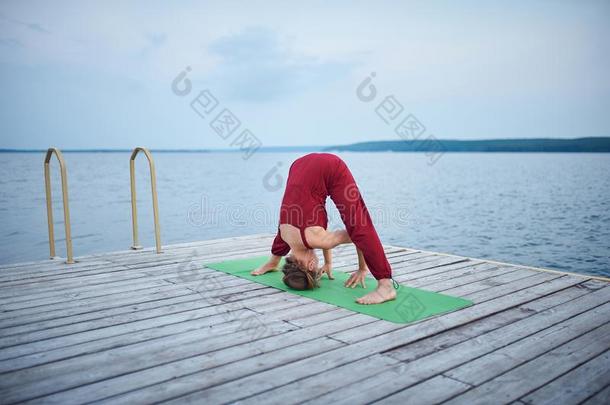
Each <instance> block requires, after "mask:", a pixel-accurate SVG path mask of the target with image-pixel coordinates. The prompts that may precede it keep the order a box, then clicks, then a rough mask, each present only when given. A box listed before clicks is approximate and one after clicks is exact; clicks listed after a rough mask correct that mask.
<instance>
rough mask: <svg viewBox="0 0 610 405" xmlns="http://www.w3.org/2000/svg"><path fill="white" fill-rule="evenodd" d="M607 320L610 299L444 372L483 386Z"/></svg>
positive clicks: (609, 317) (609, 320) (609, 318)
mask: <svg viewBox="0 0 610 405" xmlns="http://www.w3.org/2000/svg"><path fill="white" fill-rule="evenodd" d="M607 322H610V302H609V303H606V304H604V305H602V306H599V307H597V308H594V309H591V310H589V311H587V312H584V313H581V314H579V315H576V316H574V317H572V318H570V319H567V320H565V321H563V322H561V323H559V324H556V325H553V326H551V327H549V328H546V329H544V330H541V331H540V332H537V333H534V334H532V335H530V336H528V337H527V338H525V339H522V340H520V341H518V342H515V343H512V344H509V345H507V346H505V347H502V348H500V349H498V350H495V351H493V352H491V353H488V354H486V355H484V356H482V357H479V358H478V359H476V360H473V361H471V362H468V363H466V364H464V365H462V366H460V367H457V368H454V369H452V370H450V371H447V372H445V375H446V376H448V377H451V378H454V379H456V380H460V381H463V382H465V383H468V384H470V385H480V384H482V383H483V382H485V381H487V380H489V379H491V378H493V377H495V376H497V375H500V374H502V373H504V372H506V371H509V370H510V369H512V368H515V367H517V366H519V365H521V364H523V363H525V362H528V361H530V360H531V359H533V358H536V357H538V356H540V355H542V354H544V353H545V352H546V351H548V350H550V349H553V348H554V347H557V346H560V345H562V344H564V343H566V342H569V341H570V340H572V339H576V338H577V337H578V336H580V335H582V334H584V333H586V332H588V331H590V330H592V329H595V328H597V327H599V326H600V325H603V324H605V323H607ZM532 326H533V327H538V326H539V325H538V324H536V325H532ZM534 330H535V329H534ZM515 399H517V398H515Z"/></svg>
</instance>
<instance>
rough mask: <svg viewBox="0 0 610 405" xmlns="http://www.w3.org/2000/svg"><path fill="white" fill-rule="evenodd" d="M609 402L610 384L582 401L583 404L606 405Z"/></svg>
mask: <svg viewBox="0 0 610 405" xmlns="http://www.w3.org/2000/svg"><path fill="white" fill-rule="evenodd" d="M609 403H610V385H609V386H607V387H606V388H604V389H603V390H601V391H600V392H598V393H597V394H595V395H593V396H592V397H590V398H587V400H586V401H584V402H583V403H582V404H583V405H608V404H609Z"/></svg>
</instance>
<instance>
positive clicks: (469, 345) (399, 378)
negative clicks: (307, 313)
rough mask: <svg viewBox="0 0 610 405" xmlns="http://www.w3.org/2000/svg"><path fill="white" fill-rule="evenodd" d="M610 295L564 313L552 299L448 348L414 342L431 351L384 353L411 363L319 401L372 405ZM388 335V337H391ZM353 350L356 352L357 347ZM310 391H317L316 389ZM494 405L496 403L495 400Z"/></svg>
mask: <svg viewBox="0 0 610 405" xmlns="http://www.w3.org/2000/svg"><path fill="white" fill-rule="evenodd" d="M609 295H610V287H609V288H607V289H606V290H605V291H602V290H599V291H597V292H591V293H588V294H586V295H583V296H581V297H578V298H576V299H574V300H569V301H567V302H566V304H561V303H559V305H560V306H561V307H565V312H564V311H559V310H558V309H557V307H556V306H555V305H552V300H553V298H551V297H549V301H548V303H547V305H550V306H549V307H548V308H547V309H546V310H543V311H541V312H539V313H536V314H534V315H532V316H529V317H526V318H524V319H522V320H518V321H516V322H513V323H509V324H507V325H505V326H502V327H500V328H496V329H493V330H491V331H489V332H486V333H482V334H479V335H476V334H475V335H474V336H472V337H467V338H466V339H461V340H460V339H456V341H457V342H456V343H451V342H450V343H449V346H447V347H443V346H442V338H440V337H438V336H439V335H435V336H433V337H432V338H428V339H423V340H420V341H419V342H421V343H418V340H413V342H415V344H416V345H418V344H421V345H425V343H426V342H427V341H430V342H431V346H432V347H431V349H430V350H429V351H428V352H425V351H424V350H421V349H420V351H424V353H423V355H422V356H417V355H415V357H416V358H414V359H411V358H410V357H411V356H410V355H408V354H405V353H404V352H402V351H401V349H398V350H393V351H390V352H388V351H385V352H384V353H385V354H392V353H394V354H395V355H394V356H393V357H395V358H396V359H397V360H403V359H404V360H405V361H408V362H407V363H405V364H404V365H401V366H399V367H395V368H393V369H390V370H387V371H385V372H382V373H380V374H378V375H377V376H376V378H374V379H368V380H363V381H356V382H354V383H353V385H348V386H345V387H343V386H338V387H337V390H335V392H334V393H332V394H331V395H328V396H324V397H320V398H318V399H319V400H321V401H323V402H324V403H333V404H353V403H370V402H373V401H376V400H378V399H380V398H384V397H386V396H388V395H390V394H392V393H393V392H398V391H401V390H404V389H406V388H408V387H410V386H412V385H415V384H417V383H419V382H421V381H423V380H426V379H429V378H432V377H434V376H437V375H440V374H441V373H443V372H446V371H448V370H450V369H452V368H454V367H457V366H460V365H461V364H464V363H467V362H468V361H471V360H473V359H476V358H478V357H480V356H482V355H485V354H487V353H490V352H492V351H493V350H496V349H498V348H501V347H503V346H506V345H507V344H510V343H512V342H515V341H518V340H520V339H522V338H524V337H526V336H529V335H531V334H533V333H535V332H536V331H538V330H542V329H545V328H547V327H549V326H552V325H555V324H558V323H560V322H563V321H565V320H566V319H570V318H571V317H573V316H574V315H576V314H580V313H583V312H585V311H587V310H589V309H591V308H596V307H598V306H599V305H600V304H601V303H603V302H606V301H607V299H608V297H609ZM557 297H558V296H557V295H555V298H557ZM481 305H483V304H481ZM470 324H472V322H470V323H467V324H466V325H465V328H468V327H469V326H468V325H470ZM475 328H476V326H475ZM454 330H455V329H454ZM407 331H408V329H406V330H405V332H407ZM449 332H451V331H449ZM445 333H447V332H445ZM457 333H458V334H459V331H457ZM386 336H387V337H388V338H389V335H386ZM431 339H433V340H435V339H440V340H441V342H439V343H441V345H440V346H438V347H434V346H435V344H434V342H433V340H431ZM412 344H413V343H412ZM350 347H352V348H354V349H355V346H354V345H352V346H350ZM409 347H411V345H409V346H406V347H405V349H406V350H408V348H409ZM311 388H312V390H314V391H315V387H311ZM492 403H495V402H493V401H492Z"/></svg>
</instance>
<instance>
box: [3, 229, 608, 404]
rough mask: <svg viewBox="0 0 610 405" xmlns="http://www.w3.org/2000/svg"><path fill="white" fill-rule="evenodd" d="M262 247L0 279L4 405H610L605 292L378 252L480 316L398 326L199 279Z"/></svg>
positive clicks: (19, 271) (533, 272)
mask: <svg viewBox="0 0 610 405" xmlns="http://www.w3.org/2000/svg"><path fill="white" fill-rule="evenodd" d="M271 240H272V235H253V236H247V237H237V238H229V239H219V240H210V241H203V242H196V243H187V244H179V245H173V246H165V247H164V253H162V254H156V253H155V252H154V251H152V250H142V251H124V252H116V253H108V254H100V255H91V256H86V257H79V258H76V260H77V263H76V264H73V265H66V264H64V263H62V262H61V261H59V260H55V261H44V262H32V263H22V264H17V265H9V266H3V267H1V268H0V291H1V295H0V305H1V311H2V316H1V319H0V368H1V370H0V373H1V374H0V402H1V403H2V404H11V403H17V402H26V401H31V402H40V403H56V404H62V405H63V404H71V403H85V402H93V401H99V402H102V403H111V404H122V403H124V404H133V403H153V402H165V401H168V402H174V403H197V404H216V403H233V402H240V403H252V404H263V403H265V404H266V403H278V404H280V403H281V404H285V403H302V402H306V403H316V404H325V403H333V404H358V403H371V402H376V401H381V402H382V403H400V404H420V403H421V404H432V403H441V402H444V403H450V404H502V403H517V404H530V403H532V404H545V403H549V404H577V403H587V404H608V403H610V350H609V349H610V286H609V282H608V281H607V280H603V279H595V278H594V277H587V276H579V275H570V274H565V273H560V272H549V271H539V270H537V269H533V268H529V267H523V266H517V265H509V264H503V263H496V262H490V261H485V260H478V259H472V258H466V257H459V256H452V255H445V254H439V253H434V252H426V251H419V250H414V249H407V248H401V247H393V246H387V247H386V251H387V254H388V258H389V259H390V262H391V263H392V265H393V269H394V274H395V276H396V279H397V280H398V281H400V282H401V283H404V284H407V285H410V286H413V287H418V288H423V289H427V290H431V291H439V292H443V293H446V294H451V295H455V296H460V297H465V298H468V299H470V300H472V301H474V302H475V305H474V306H471V307H468V308H465V309H462V310H459V311H456V312H452V313H449V314H445V315H441V316H437V317H433V318H428V319H425V320H422V321H419V322H416V323H412V324H408V325H400V324H394V323H390V322H386V321H381V320H377V319H375V318H372V317H369V316H366V315H363V314H358V313H354V312H351V311H349V310H345V309H343V308H337V307H335V306H332V305H329V304H325V303H321V302H317V301H311V300H309V299H307V298H304V297H300V296H297V295H293V294H289V293H286V292H282V291H279V290H275V289H272V288H269V287H265V286H262V285H260V284H257V283H253V282H250V281H247V280H244V279H240V278H236V277H233V276H230V275H227V274H223V273H219V272H215V271H212V270H209V269H205V268H203V267H202V264H203V263H206V262H207V263H209V262H213V261H221V260H228V259H234V258H239V257H249V256H255V255H263V254H266V253H267V252H268V250H269V246H270V243H271ZM356 263H357V260H356V255H355V251H354V248H353V246H345V247H342V248H340V249H336V252H335V257H334V267H335V268H336V269H337V270H344V271H348V270H353V269H355V267H356V266H355V265H356Z"/></svg>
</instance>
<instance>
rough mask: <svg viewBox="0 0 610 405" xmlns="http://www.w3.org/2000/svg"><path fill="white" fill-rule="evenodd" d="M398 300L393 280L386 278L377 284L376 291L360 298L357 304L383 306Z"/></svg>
mask: <svg viewBox="0 0 610 405" xmlns="http://www.w3.org/2000/svg"><path fill="white" fill-rule="evenodd" d="M395 298H396V290H395V289H394V286H393V285H392V280H391V279H389V278H384V279H382V280H379V281H378V282H377V288H376V289H375V291H371V292H370V293H368V294H366V295H364V296H362V297H360V298H358V299H357V300H356V302H357V303H358V304H363V305H373V304H381V303H382V302H386V301H391V300H393V299H395Z"/></svg>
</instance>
